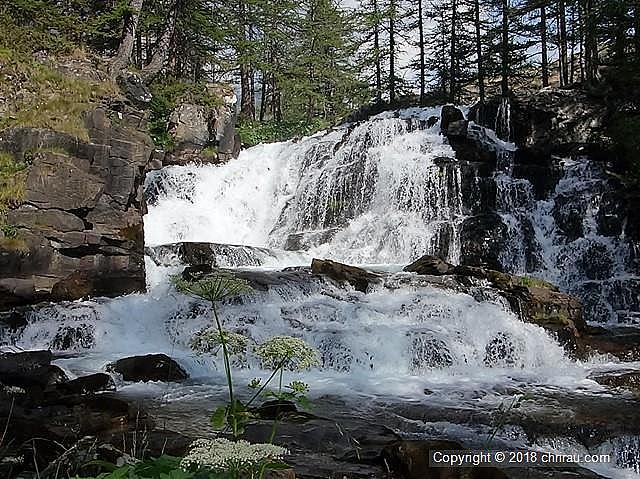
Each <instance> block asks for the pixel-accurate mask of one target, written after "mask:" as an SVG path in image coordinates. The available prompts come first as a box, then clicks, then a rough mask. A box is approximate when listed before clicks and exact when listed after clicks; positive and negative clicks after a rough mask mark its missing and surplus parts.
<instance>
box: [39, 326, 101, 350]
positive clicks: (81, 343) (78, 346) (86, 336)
mask: <svg viewBox="0 0 640 479" xmlns="http://www.w3.org/2000/svg"><path fill="white" fill-rule="evenodd" d="M94 344H95V337H94V327H93V326H92V325H90V324H80V325H78V326H63V327H61V328H60V329H58V331H57V332H56V335H55V336H54V337H53V339H52V340H51V343H50V344H49V347H50V348H51V349H54V350H57V351H69V350H82V349H90V348H91V347H93V345H94Z"/></svg>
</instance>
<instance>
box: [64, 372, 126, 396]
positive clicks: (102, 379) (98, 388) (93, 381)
mask: <svg viewBox="0 0 640 479" xmlns="http://www.w3.org/2000/svg"><path fill="white" fill-rule="evenodd" d="M115 389H116V385H115V383H114V382H113V379H112V378H111V376H109V375H108V374H105V373H95V374H90V375H88V376H80V377H79V378H76V379H73V380H71V381H67V382H63V383H60V384H58V385H56V387H55V391H56V392H58V393H60V394H64V395H75V396H80V395H85V394H95V393H98V392H103V391H115Z"/></svg>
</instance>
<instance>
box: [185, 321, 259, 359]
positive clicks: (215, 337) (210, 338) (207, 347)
mask: <svg viewBox="0 0 640 479" xmlns="http://www.w3.org/2000/svg"><path fill="white" fill-rule="evenodd" d="M223 339H224V342H225V343H226V345H227V351H228V352H229V354H242V353H244V352H245V351H246V350H247V344H248V343H249V340H248V339H247V337H246V336H243V335H242V334H239V333H234V332H233V331H226V330H223V331H222V334H220V332H219V331H218V328H215V327H209V328H205V329H202V330H200V331H198V332H197V333H195V334H194V335H193V337H192V338H191V349H193V350H194V351H197V352H198V353H213V354H215V353H217V352H218V350H219V349H220V348H221V347H222V340H223Z"/></svg>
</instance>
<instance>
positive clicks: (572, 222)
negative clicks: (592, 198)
mask: <svg viewBox="0 0 640 479" xmlns="http://www.w3.org/2000/svg"><path fill="white" fill-rule="evenodd" d="M587 207H588V205H587V204H586V203H585V202H584V201H580V198H575V196H573V195H557V196H556V199H555V204H554V206H553V211H552V214H553V218H554V219H555V221H556V225H557V226H558V228H560V231H562V233H563V234H564V235H565V236H566V238H567V240H568V241H575V240H577V239H578V238H581V237H582V236H583V234H584V226H583V222H584V217H585V214H586V211H587Z"/></svg>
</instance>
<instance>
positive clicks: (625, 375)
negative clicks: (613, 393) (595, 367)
mask: <svg viewBox="0 0 640 479" xmlns="http://www.w3.org/2000/svg"><path fill="white" fill-rule="evenodd" d="M591 379H593V380H594V381H596V382H597V383H598V384H602V385H603V386H609V387H612V388H622V389H628V390H630V391H632V392H633V393H635V394H637V395H640V372H638V371H628V372H614V373H611V374H606V375H598V376H592V377H591Z"/></svg>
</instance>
